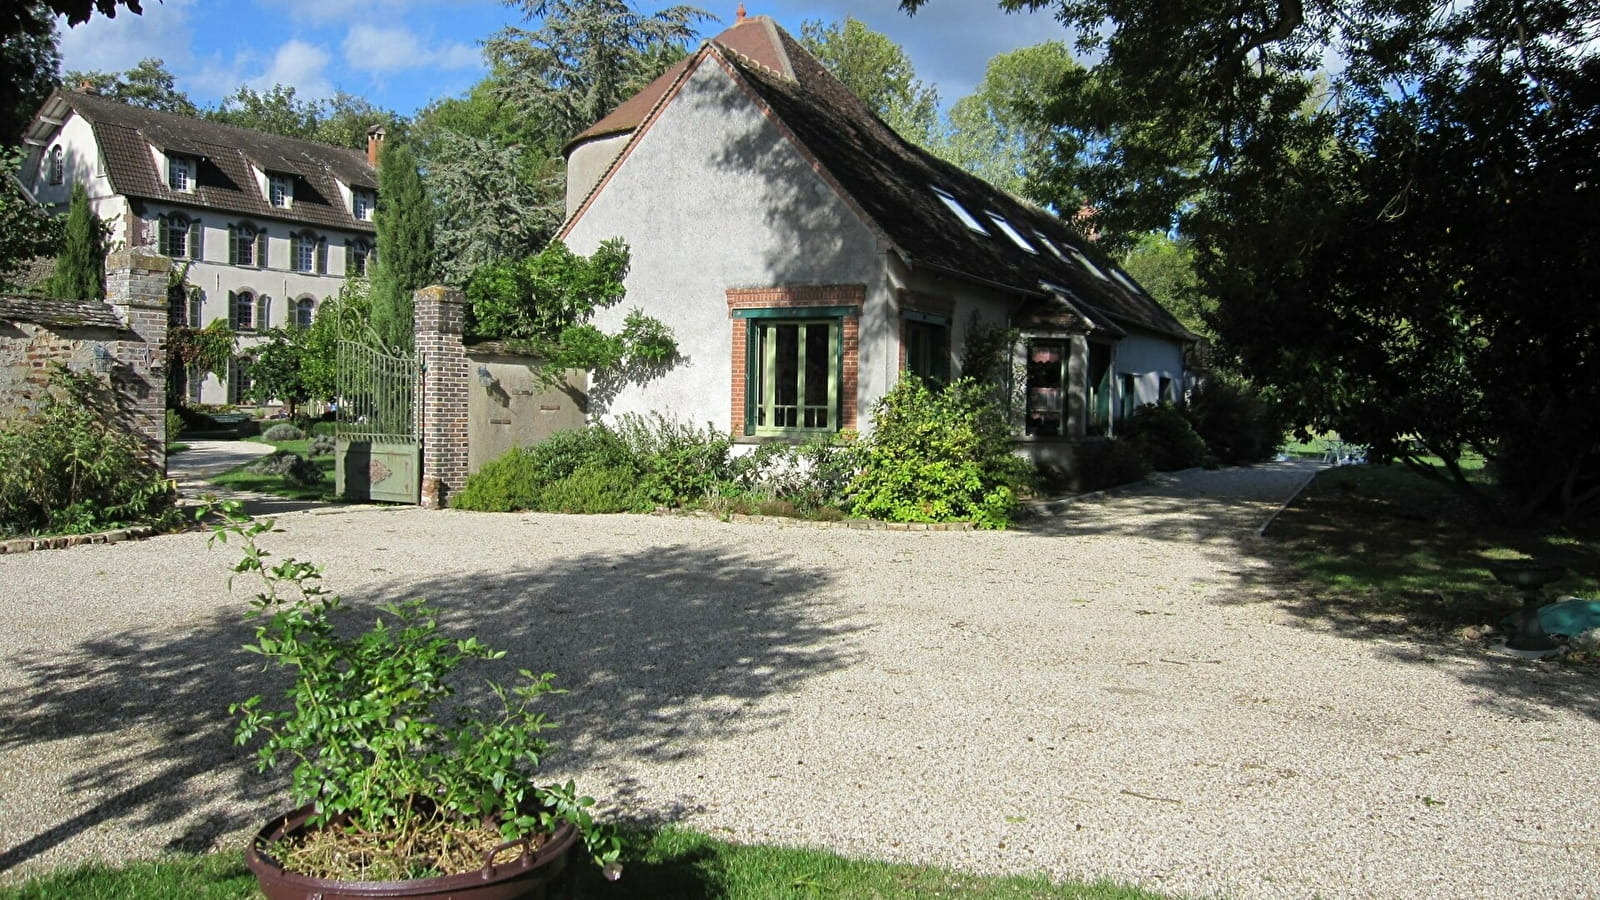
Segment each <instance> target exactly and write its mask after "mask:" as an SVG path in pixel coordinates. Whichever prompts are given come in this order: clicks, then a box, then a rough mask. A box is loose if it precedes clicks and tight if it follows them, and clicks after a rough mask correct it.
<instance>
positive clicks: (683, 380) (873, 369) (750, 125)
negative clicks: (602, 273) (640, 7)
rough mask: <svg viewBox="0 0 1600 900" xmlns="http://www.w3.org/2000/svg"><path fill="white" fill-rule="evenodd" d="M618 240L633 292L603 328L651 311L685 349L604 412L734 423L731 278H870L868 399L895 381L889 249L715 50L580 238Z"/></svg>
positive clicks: (580, 223) (645, 137)
mask: <svg viewBox="0 0 1600 900" xmlns="http://www.w3.org/2000/svg"><path fill="white" fill-rule="evenodd" d="M610 237H621V238H623V239H624V240H626V241H627V243H628V246H629V249H630V251H631V253H632V267H631V269H630V272H629V275H628V278H627V282H626V283H627V287H628V296H627V297H626V298H625V299H624V300H623V301H622V303H621V304H619V305H618V307H616V308H614V309H611V310H607V311H605V312H604V313H602V314H601V315H599V316H597V317H596V324H597V325H599V326H600V327H601V328H603V329H605V330H607V331H611V330H615V329H618V328H620V327H621V325H622V320H623V317H624V316H625V315H626V313H627V311H628V309H630V308H633V307H640V308H642V309H643V310H644V311H645V313H647V314H648V315H652V316H655V317H656V318H658V319H661V320H662V321H663V322H665V323H666V324H667V325H668V326H669V327H671V329H672V331H673V334H674V335H675V336H676V338H677V341H678V347H679V350H680V352H681V353H682V354H683V355H684V357H685V359H684V360H683V361H681V362H680V363H679V364H678V365H677V366H676V367H675V368H673V369H672V370H671V371H669V372H668V373H666V374H665V375H664V376H662V377H661V378H659V379H657V380H654V381H652V382H650V383H649V384H648V385H645V386H644V387H643V388H642V389H641V387H640V386H638V385H629V386H626V387H624V388H623V389H622V390H621V391H620V393H619V394H618V395H617V396H616V397H615V398H614V399H611V400H610V401H609V402H608V403H605V405H604V408H602V409H596V410H595V412H597V413H599V414H601V415H602V416H603V417H606V418H611V417H615V416H617V415H620V414H623V413H628V412H634V413H648V412H651V411H660V412H662V413H664V414H667V415H672V416H676V417H677V418H679V419H681V420H686V421H690V422H695V423H700V424H703V423H705V422H708V421H709V422H710V423H711V424H712V425H713V426H714V427H715V428H717V429H719V430H724V431H725V430H728V429H729V428H731V427H732V416H731V410H732V380H733V363H732V359H731V355H732V343H731V336H732V328H733V321H732V320H731V319H730V318H729V315H728V306H727V298H726V293H725V292H726V291H727V290H729V289H731V288H759V287H773V286H798V285H816V284H865V285H866V288H867V299H866V307H865V308H864V310H863V315H862V319H861V352H860V358H859V362H858V372H859V373H860V374H859V378H860V382H859V385H858V391H857V394H858V396H857V398H856V399H857V401H859V400H862V399H866V400H870V399H875V398H876V397H878V396H881V395H882V394H883V393H884V392H885V391H886V390H887V389H888V387H889V381H888V377H889V376H890V375H891V374H892V372H893V360H894V359H895V358H896V357H897V354H898V334H893V333H890V330H889V329H888V328H887V327H886V326H885V325H884V324H883V323H885V322H886V321H888V320H889V319H890V318H891V316H890V310H892V308H893V307H892V304H891V300H890V284H889V279H888V275H887V272H886V266H885V251H884V248H881V247H880V246H879V241H878V238H877V236H876V235H875V234H874V233H873V232H872V231H871V230H869V229H868V228H867V227H866V226H865V225H864V224H863V223H862V222H861V220H860V219H859V218H858V217H857V216H856V215H855V213H854V212H853V211H852V210H851V208H850V207H849V205H848V204H846V203H845V202H844V201H843V200H842V199H841V198H840V197H839V195H838V194H837V193H836V192H835V191H834V190H833V189H832V188H831V187H830V186H829V185H828V184H827V182H826V181H825V180H824V179H823V178H821V177H820V176H819V175H818V174H817V173H816V172H815V171H814V170H813V168H812V166H811V163H810V162H809V161H808V160H807V159H806V158H805V157H804V156H803V155H802V154H801V153H800V152H799V151H798V150H797V149H796V148H795V146H794V145H793V144H792V143H791V142H790V141H788V140H787V139H785V138H784V137H783V136H782V134H781V133H780V132H779V130H778V129H777V128H776V127H775V126H774V125H773V124H772V123H771V121H769V120H768V119H767V117H765V116H764V115H763V114H762V112H761V110H760V108H759V107H758V106H757V105H756V104H755V102H754V101H753V100H752V99H751V98H750V96H749V95H747V94H746V93H745V92H744V91H743V90H742V89H741V88H740V87H739V85H738V84H737V83H736V82H735V81H734V80H733V78H732V76H730V75H729V74H728V73H727V71H726V70H724V69H723V68H722V67H721V65H720V64H718V63H717V62H715V61H714V59H711V58H707V59H705V60H703V61H702V62H701V63H700V65H699V66H698V67H697V69H696V70H695V71H694V72H693V73H692V74H691V75H690V76H689V78H688V80H687V82H686V83H685V84H684V85H683V87H682V90H681V91H680V93H678V94H677V95H676V96H675V97H674V98H673V99H672V100H671V102H670V103H669V104H668V105H667V106H666V108H665V109H664V110H663V111H662V112H661V115H660V116H659V118H657V119H656V120H655V122H654V123H653V124H651V125H650V126H649V128H648V130H647V131H645V132H644V133H643V134H642V135H641V136H640V138H639V139H638V141H637V142H636V143H635V144H634V145H633V147H632V148H631V150H630V151H629V153H628V155H627V156H626V157H625V158H624V159H623V161H622V163H621V164H620V166H619V167H618V168H617V169H616V170H615V171H614V172H613V173H612V175H611V178H610V180H609V181H608V182H606V183H605V184H604V185H603V186H602V188H601V189H600V191H599V192H598V193H597V194H596V195H595V197H594V198H593V200H592V201H591V203H590V205H589V207H588V208H587V209H586V210H584V211H583V213H582V215H581V217H580V218H579V219H578V220H577V222H576V223H575V225H574V226H573V227H572V229H571V231H570V232H569V233H568V235H567V238H566V242H567V244H568V246H569V247H571V248H572V250H573V251H574V252H576V253H581V254H585V255H587V254H589V253H592V252H594V250H595V248H596V247H598V246H599V244H600V242H601V241H602V240H604V239H606V238H610ZM873 323H878V324H876V325H875V324H873ZM845 402H846V403H849V402H851V399H850V398H846V399H845ZM863 424H865V423H863Z"/></svg>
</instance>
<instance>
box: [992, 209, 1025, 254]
mask: <svg viewBox="0 0 1600 900" xmlns="http://www.w3.org/2000/svg"><path fill="white" fill-rule="evenodd" d="M984 215H986V216H988V217H989V221H991V222H993V223H994V224H995V227H996V228H998V229H1000V230H1001V231H1002V232H1004V233H1005V236H1006V237H1008V238H1010V239H1011V243H1013V244H1016V245H1017V248H1018V249H1020V250H1025V251H1027V252H1029V253H1032V254H1034V255H1036V256H1037V255H1038V253H1039V251H1038V250H1035V249H1033V245H1032V244H1030V243H1028V242H1027V240H1025V239H1024V238H1023V237H1022V235H1020V234H1018V233H1017V230H1016V229H1015V228H1012V227H1011V223H1010V222H1009V221H1007V220H1006V217H1005V216H1002V215H1000V214H999V213H997V212H987V213H984Z"/></svg>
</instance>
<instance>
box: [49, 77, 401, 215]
mask: <svg viewBox="0 0 1600 900" xmlns="http://www.w3.org/2000/svg"><path fill="white" fill-rule="evenodd" d="M68 108H70V109H71V110H72V111H74V112H76V113H77V114H78V115H80V116H82V117H83V118H84V119H86V120H87V121H88V122H89V123H90V125H91V126H92V127H93V129H94V136H95V140H96V142H97V143H98V144H99V145H100V153H101V156H102V157H103V158H104V159H105V164H106V175H107V177H108V178H109V179H110V181H111V188H112V190H114V191H115V192H117V193H119V194H123V195H125V196H129V197H137V198H141V199H145V200H157V201H160V202H163V203H171V204H175V205H180V206H196V207H203V208H207V209H214V210H222V211H225V212H230V213H237V214H239V215H241V216H247V217H250V218H253V219H270V220H278V221H284V222H291V223H296V224H298V223H306V224H312V225H323V226H328V227H332V228H341V229H344V230H347V231H365V232H373V233H375V232H376V227H375V226H374V225H373V223H372V222H370V221H365V220H361V219H357V218H355V217H354V216H353V215H352V214H351V212H350V209H349V207H348V206H346V204H345V202H344V200H343V199H342V198H341V196H340V193H339V187H338V185H337V184H336V183H335V179H338V180H339V181H343V182H344V183H345V184H347V185H349V186H351V187H356V188H365V189H367V190H372V191H376V190H377V187H378V175H377V172H376V170H374V169H373V168H372V166H370V165H368V164H367V156H366V153H364V152H362V151H358V150H350V149H347V148H344V147H335V146H333V145H331V144H322V143H318V142H316V141H306V140H301V139H299V138H288V137H280V136H278V135H274V134H266V133H263V132H260V131H252V130H250V129H248V128H237V127H234V126H232V125H223V124H221V123H218V122H209V121H206V120H205V119H196V118H191V117H189V116H182V115H178V114H176V113H167V112H160V111H158V110H151V109H143V108H141V107H137V106H128V105H125V104H122V103H117V102H115V101H113V100H107V99H106V98H104V97H99V96H96V95H94V94H86V93H81V92H78V91H67V90H61V89H57V91H56V92H55V93H54V94H52V95H51V96H50V99H49V100H47V101H46V103H45V107H44V111H45V112H42V113H41V117H43V116H44V115H45V113H47V112H49V111H51V110H52V109H55V110H57V111H58V114H57V116H56V117H58V118H59V117H61V115H63V114H64V113H65V110H66V109H68ZM40 122H41V120H36V122H35V126H34V127H35V129H38V128H40ZM30 136H34V135H30ZM152 144H153V145H155V146H156V147H159V148H161V149H162V150H165V151H169V152H173V153H179V154H183V155H185V156H190V157H194V158H197V159H198V160H199V165H198V166H197V167H196V169H197V171H196V173H195V176H196V179H195V189H194V191H193V192H188V191H174V190H172V189H171V188H169V187H168V186H167V181H166V173H164V172H160V171H157V168H156V163H155V158H154V157H153V156H152V155H151V153H150V149H149V145H152ZM252 163H253V164H254V165H255V166H256V167H259V168H261V169H264V170H266V171H267V172H270V173H276V174H280V175H289V176H291V177H292V178H293V179H294V200H293V202H292V203H291V204H290V206H289V207H287V208H279V207H275V206H273V205H272V204H271V203H270V202H269V201H268V200H267V197H266V196H265V195H264V194H263V192H262V190H261V187H260V183H259V182H257V181H256V177H255V174H254V171H253V170H252V168H251V165H252Z"/></svg>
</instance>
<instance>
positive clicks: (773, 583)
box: [0, 547, 851, 872]
mask: <svg viewBox="0 0 1600 900" xmlns="http://www.w3.org/2000/svg"><path fill="white" fill-rule="evenodd" d="M828 577H829V576H828V575H827V574H826V573H825V572H821V571H815V570H807V569H797V568H793V567H790V566H787V565H785V564H782V563H778V562H774V561H773V560H770V559H762V558H756V557H753V556H751V555H748V554H744V553H739V552H734V551H717V550H700V549H687V548H681V547H674V548H665V549H661V548H658V549H655V550H652V551H651V552H648V553H640V554H632V555H627V554H625V555H613V554H605V553H594V554H590V555H588V556H585V557H582V558H579V559H576V560H572V561H566V562H563V563H560V564H557V565H554V566H549V567H540V566H532V565H524V566H517V565H508V566H507V569H506V570H505V571H500V572H488V573H482V574H475V575H472V576H469V577H462V578H454V579H442V578H441V579H430V580H426V581H422V582H404V583H402V582H398V581H397V582H396V583H395V584H394V585H393V586H392V589H391V590H390V592H388V593H384V594H383V595H382V596H349V597H346V598H345V600H346V603H347V604H348V605H349V607H350V609H351V611H352V612H354V613H355V615H353V616H352V619H354V620H355V621H354V622H353V623H352V625H351V627H352V628H354V629H360V628H364V627H366V625H368V624H369V623H370V621H371V616H370V612H371V609H370V607H371V606H373V605H375V604H376V603H378V602H382V601H387V600H396V599H406V598H410V597H416V596H424V597H427V598H429V599H430V600H433V601H435V602H436V603H438V604H439V605H440V606H441V607H443V608H444V609H445V610H446V612H445V615H444V624H445V627H446V630H447V631H455V632H459V633H462V634H465V633H474V634H478V635H479V636H481V637H482V638H483V639H484V640H485V642H486V643H488V644H489V645H490V646H493V647H497V648H501V649H505V650H507V651H508V654H507V657H506V659H505V660H503V661H501V663H502V664H503V666H502V668H501V670H500V671H496V672H493V673H490V674H492V675H494V676H497V677H502V678H505V677H509V676H511V675H514V673H515V671H516V670H517V669H518V668H528V669H532V670H533V671H535V672H543V671H547V670H548V671H552V672H555V673H557V675H558V683H559V684H560V686H562V687H564V688H566V689H568V690H569V691H571V693H569V694H565V695H558V696H555V697H552V698H550V699H551V700H552V701H553V702H552V704H551V706H550V709H549V712H550V715H551V718H552V719H554V720H555V721H558V722H560V723H561V725H562V728H561V729H560V730H559V731H558V732H556V733H554V734H553V735H552V739H553V741H554V742H555V743H556V744H557V745H558V752H557V753H556V754H553V755H552V757H551V762H552V763H554V764H556V765H564V766H567V767H570V768H573V769H574V770H576V771H578V772H580V773H581V771H582V770H583V769H584V768H585V767H590V766H593V765H604V764H605V762H606V761H607V760H610V759H615V758H619V757H621V756H623V755H638V754H645V755H658V756H663V757H677V756H682V755H684V754H687V753H691V752H693V749H692V748H693V747H694V746H696V743H697V741H698V740H699V739H700V738H704V737H709V736H713V735H724V734H727V733H729V732H739V731H742V730H750V729H755V728H759V727H761V722H760V721H758V720H754V719H752V718H751V717H750V716H748V715H747V714H745V713H744V710H745V708H746V707H747V706H751V705H754V704H755V703H756V702H757V701H759V700H761V699H762V698H765V697H768V696H771V695H775V694H782V693H784V692H786V691H788V690H789V689H791V688H792V687H793V686H795V685H796V684H798V683H799V682H801V681H803V680H805V679H807V678H811V677H815V676H817V675H819V674H822V673H825V672H828V671H831V670H834V669H837V668H840V667H842V666H845V665H848V664H849V662H850V659H851V657H850V653H849V651H848V649H847V648H848V643H849V642H848V637H849V634H848V631H847V630H845V629H842V628H832V627H827V626H819V625H816V624H814V623H813V622H812V621H811V618H812V617H811V616H810V615H808V613H807V611H806V602H807V595H808V594H810V593H811V592H812V591H813V590H814V589H816V588H818V587H820V586H822V585H824V584H826V583H827V580H828ZM246 587H247V586H246V584H245V583H244V582H241V583H240V585H239V587H238V589H237V591H236V592H237V593H238V600H239V602H238V609H239V611H240V613H241V615H240V616H239V617H238V618H234V617H230V616H218V617H215V618H214V619H212V620H210V621H208V622H206V623H204V624H202V625H199V626H195V627H191V628H190V629H189V630H188V631H186V632H184V633H181V634H174V633H163V632H156V631H153V630H139V631H127V632H122V633H119V634H115V635H111V636H108V637H103V638H99V639H96V640H94V641H92V642H89V643H85V644H83V645H80V646H78V647H75V648H73V649H72V650H71V651H69V652H66V653H64V654H63V653H48V654H47V653H43V652H24V653H21V654H17V655H16V656H15V657H13V659H12V660H11V661H10V662H11V664H12V665H14V666H15V667H16V668H17V669H18V670H19V672H20V673H21V674H22V676H23V677H24V678H25V679H26V682H27V683H26V685H25V686H24V687H21V688H19V689H17V690H13V691H11V692H10V693H9V694H7V695H6V696H4V697H3V698H0V746H6V747H28V746H30V745H35V744H38V745H41V747H40V751H41V752H47V751H46V748H44V747H43V746H42V745H43V744H44V743H45V742H48V741H52V740H57V739H63V738H69V737H78V738H83V737H88V738H92V739H94V742H93V744H92V745H91V746H92V747H93V748H94V749H92V750H90V751H89V752H88V753H86V754H85V758H84V759H83V760H82V762H81V767H80V769H79V771H78V772H77V774H76V775H75V776H74V777H73V778H72V779H71V780H70V782H69V783H68V784H67V785H66V788H67V790H69V791H70V792H72V793H73V794H76V795H79V796H86V797H93V798H94V801H93V804H92V805H91V806H90V807H89V808H87V809H86V810H84V811H83V812H81V813H78V814H77V815H75V816H73V817H72V818H70V819H67V820H65V821H62V822H60V823H58V824H54V825H49V826H48V827H45V825H43V824H41V827H42V828H43V829H44V830H42V831H40V832H39V833H38V834H34V835H22V834H15V835H8V836H7V837H8V839H9V841H10V846H8V847H6V848H5V849H4V852H3V853H0V872H3V871H6V870H8V869H11V868H13V867H15V866H17V865H18V864H20V863H23V862H25V861H27V860H29V859H31V858H33V857H34V856H37V855H39V854H40V853H43V852H45V851H46V850H48V849H50V848H51V847H54V846H56V845H58V844H60V843H62V842H64V841H66V840H68V839H70V838H73V837H74V836H77V835H80V834H82V833H84V832H87V831H90V830H92V829H95V828H97V827H99V826H101V825H102V824H104V823H108V822H112V821H118V822H122V823H126V824H127V825H130V826H132V827H135V828H137V827H141V826H153V825H166V824H170V823H174V822H181V823H183V826H184V829H185V830H184V832H183V834H182V836H181V837H180V838H178V839H176V840H174V841H173V842H172V843H171V844H170V845H169V847H168V848H167V849H184V850H197V849H206V848H209V847H211V846H212V845H213V843H214V842H215V840H216V839H217V838H218V837H219V836H221V835H224V834H227V833H229V832H232V831H236V830H238V829H240V828H243V827H246V826H252V825H254V824H255V823H257V822H259V821H263V820H264V819H265V818H266V817H267V816H268V815H270V814H271V813H272V812H274V809H273V808H272V807H274V806H276V805H279V804H281V803H282V802H283V800H284V794H283V793H282V791H283V788H284V786H285V785H286V784H287V773H286V772H278V773H275V774H274V775H271V776H258V775H256V774H255V773H254V771H253V765H254V757H253V754H251V753H250V752H248V751H246V750H243V749H240V748H236V747H234V746H233V742H232V736H233V724H232V720H231V717H230V716H229V715H228V713H227V706H228V704H229V703H230V702H235V701H238V700H242V699H244V698H246V697H248V696H250V695H252V694H255V693H259V692H263V691H266V692H268V693H270V692H272V691H273V690H275V689H276V688H278V687H280V686H281V680H280V679H278V678H277V676H267V675H264V674H263V672H262V670H261V667H260V665H261V664H260V660H259V659H258V658H256V657H254V656H252V655H251V654H248V653H246V652H245V651H243V650H242V649H240V647H241V645H242V644H244V643H245V642H246V641H247V640H250V639H251V638H252V637H253V632H252V625H251V623H249V622H247V621H245V620H244V619H243V615H242V614H243V612H244V611H245V609H246V604H247V599H248V594H246V593H245V590H246ZM218 589H219V590H221V589H222V586H221V585H218ZM474 671H476V672H482V670H469V676H468V679H469V680H475V679H472V675H473V673H474ZM219 771H220V772H224V773H228V772H231V773H233V774H232V775H228V776H225V778H226V780H227V783H228V784H229V785H230V787H229V788H227V789H226V794H225V795H224V796H216V793H217V789H216V787H215V786H214V784H207V783H202V781H201V779H202V778H204V777H205V776H208V775H210V774H211V773H215V772H219ZM579 783H580V786H581V785H582V781H581V778H580V782H579ZM607 799H612V798H607ZM618 799H622V800H624V802H626V801H627V799H628V798H618ZM676 812H678V810H675V809H674V808H672V807H671V806H670V805H667V806H657V807H655V808H652V809H648V810H641V811H640V813H641V815H640V818H642V819H670V818H671V817H673V816H674V814H675V813H676ZM151 849H152V850H153V849H157V848H151Z"/></svg>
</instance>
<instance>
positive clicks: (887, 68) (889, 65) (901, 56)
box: [800, 16, 940, 147]
mask: <svg viewBox="0 0 1600 900" xmlns="http://www.w3.org/2000/svg"><path fill="white" fill-rule="evenodd" d="M800 43H801V44H803V45H805V48H806V49H807V50H809V51H811V54H812V55H813V56H815V57H816V58H817V60H818V61H819V62H821V63H822V64H823V65H824V66H827V67H828V71H830V72H832V73H833V74H834V76H835V77H837V78H838V79H839V80H840V81H842V82H844V85H845V87H848V88H849V89H850V92H851V93H853V94H855V95H856V96H857V97H859V98H861V100H862V102H864V103H866V104H867V106H868V107H870V108H871V109H872V111H873V112H875V113H877V114H878V118H880V119H882V120H883V121H884V123H885V124H887V125H888V126H889V127H890V128H893V129H894V130H895V133H897V134H899V135H900V136H901V137H903V138H905V139H906V140H908V141H911V142H912V143H914V144H917V145H919V146H922V147H931V146H933V145H934V144H935V142H936V141H937V138H938V136H939V133H940V122H939V92H938V91H936V90H934V89H933V88H931V87H929V86H928V85H926V84H924V83H923V82H922V80H921V79H919V78H917V73H916V68H915V67H914V66H913V65H912V64H911V58H910V57H909V56H907V55H906V52H905V50H904V49H902V48H901V46H900V45H899V44H896V43H895V42H894V41H892V40H890V39H889V37H888V36H887V35H884V34H882V33H881V32H877V31H873V30H872V29H871V28H868V27H867V26H866V25H864V24H862V22H861V21H860V20H859V19H857V18H856V17H854V16H846V17H845V20H844V22H843V23H842V24H840V23H831V24H823V23H822V22H819V21H807V22H803V23H801V26H800Z"/></svg>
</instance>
